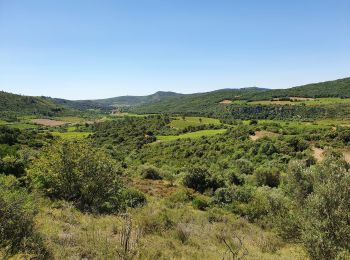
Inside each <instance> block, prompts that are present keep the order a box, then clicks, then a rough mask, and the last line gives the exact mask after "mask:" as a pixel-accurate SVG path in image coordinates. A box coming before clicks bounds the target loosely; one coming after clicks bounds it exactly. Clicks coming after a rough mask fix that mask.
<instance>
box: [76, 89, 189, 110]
mask: <svg viewBox="0 0 350 260" xmlns="http://www.w3.org/2000/svg"><path fill="white" fill-rule="evenodd" d="M179 96H182V94H178V93H175V92H165V91H158V92H156V93H154V94H152V95H148V96H121V97H114V98H107V99H97V100H91V102H92V103H95V104H97V105H100V106H136V105H142V104H148V103H152V102H157V101H161V100H163V99H166V98H169V97H179ZM78 102H79V101H78Z"/></svg>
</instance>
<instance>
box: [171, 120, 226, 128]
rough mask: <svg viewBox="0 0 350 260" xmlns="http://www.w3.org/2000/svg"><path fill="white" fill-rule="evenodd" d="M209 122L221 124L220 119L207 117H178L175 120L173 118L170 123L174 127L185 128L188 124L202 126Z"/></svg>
mask: <svg viewBox="0 0 350 260" xmlns="http://www.w3.org/2000/svg"><path fill="white" fill-rule="evenodd" d="M209 124H213V125H219V124H220V120H219V119H215V118H207V117H184V118H182V117H176V118H175V120H172V121H171V123H170V124H169V125H170V126H171V127H173V128H177V129H184V128H186V127H188V126H200V125H209Z"/></svg>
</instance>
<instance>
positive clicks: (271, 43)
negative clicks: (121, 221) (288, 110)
mask: <svg viewBox="0 0 350 260" xmlns="http://www.w3.org/2000/svg"><path fill="white" fill-rule="evenodd" d="M349 12H350V1H348V0H344V1H343V0H328V1H325V0H294V1H281V0H278V1H277V0H264V1H261V0H241V1H238V0H215V1H214V0H138V1H137V0H124V1H119V0H51V1H47V0H0V90H4V91H9V92H13V93H20V94H27V95H45V96H53V97H62V98H70V99H87V98H104V97H113V96H120V95H126V94H129V95H144V94H151V93H153V92H155V91H158V90H164V91H165V90H171V91H176V92H182V93H193V92H204V91H210V90H214V89H220V88H237V87H250V86H258V87H269V88H285V87H290V86H295V85H300V84H304V83H311V82H319V81H325V80H332V79H337V78H343V77H348V76H350V47H349V46H350V15H349Z"/></svg>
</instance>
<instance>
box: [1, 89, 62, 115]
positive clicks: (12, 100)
mask: <svg viewBox="0 0 350 260" xmlns="http://www.w3.org/2000/svg"><path fill="white" fill-rule="evenodd" d="M63 110H64V108H63V107H62V106H59V105H57V104H55V103H53V102H51V101H50V100H48V99H45V98H42V97H30V96H21V95H15V94H11V93H7V92H4V91H0V116H1V117H2V118H10V117H14V116H18V115H44V116H51V115H55V114H57V113H60V112H62V111H63Z"/></svg>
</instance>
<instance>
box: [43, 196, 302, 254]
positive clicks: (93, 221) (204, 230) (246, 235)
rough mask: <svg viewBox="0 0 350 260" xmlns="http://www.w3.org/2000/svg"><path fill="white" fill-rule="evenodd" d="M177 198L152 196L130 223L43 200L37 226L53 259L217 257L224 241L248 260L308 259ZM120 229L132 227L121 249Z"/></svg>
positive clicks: (235, 220) (255, 229)
mask: <svg viewBox="0 0 350 260" xmlns="http://www.w3.org/2000/svg"><path fill="white" fill-rule="evenodd" d="M182 197H184V193H183V191H178V192H176V193H173V194H172V195H170V196H168V197H166V198H163V199H159V198H157V199H154V198H153V199H151V200H150V202H149V204H148V205H147V206H145V207H143V208H139V209H134V210H131V211H130V212H129V216H130V221H131V222H129V218H128V221H126V220H125V219H126V217H125V216H118V215H105V216H96V215H91V214H83V213H81V212H80V211H78V210H76V209H75V208H74V207H73V206H71V205H70V204H68V203H66V202H56V203H51V202H48V201H46V202H44V203H43V206H42V208H41V210H40V213H39V215H38V216H37V218H36V225H37V229H38V231H39V232H40V234H42V236H43V237H44V241H45V244H46V245H47V247H48V249H49V251H50V252H52V254H53V258H55V259H82V258H84V259H119V258H120V255H124V256H125V258H124V259H131V258H138V259H222V257H223V256H224V255H225V252H227V250H228V248H227V246H226V245H225V242H226V243H228V244H229V245H230V246H231V247H232V248H233V249H234V250H237V252H238V255H239V256H243V255H246V258H247V259H306V258H307V257H306V255H305V253H304V251H303V250H302V248H301V247H299V246H297V245H291V244H288V245H287V244H284V243H283V242H282V241H281V240H280V239H279V238H278V237H277V236H276V235H274V234H272V233H270V232H265V231H263V230H261V229H260V228H258V227H256V226H254V225H252V224H249V223H248V222H247V221H245V220H244V219H242V218H239V217H236V216H234V215H232V214H229V213H226V212H225V211H224V210H222V209H215V208H214V209H211V210H210V211H200V210H196V209H194V208H193V207H192V206H191V204H189V203H186V202H185V201H182V199H181V198H182ZM174 202H175V204H174ZM125 228H130V229H131V235H130V240H129V243H130V247H129V249H128V250H126V251H125V250H124V249H123V247H124V246H125V244H123V242H122V240H121V237H122V236H124V235H125ZM238 238H239V239H240V240H241V241H242V245H240V242H239V240H238ZM224 241H225V242H224ZM228 256H229V254H226V257H228Z"/></svg>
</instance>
